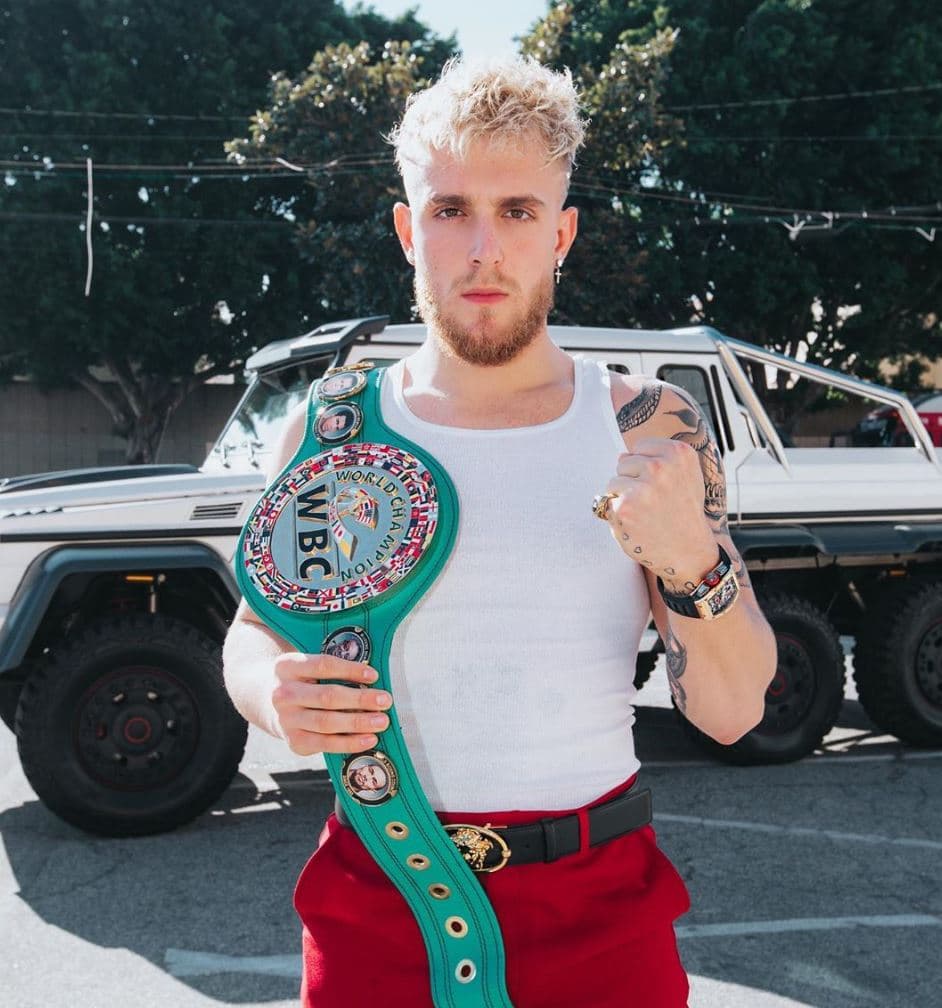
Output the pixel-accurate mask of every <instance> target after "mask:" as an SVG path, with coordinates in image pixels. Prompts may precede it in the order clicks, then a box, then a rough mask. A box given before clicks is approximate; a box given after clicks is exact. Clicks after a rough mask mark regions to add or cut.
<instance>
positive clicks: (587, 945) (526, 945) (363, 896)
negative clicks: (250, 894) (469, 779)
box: [294, 785, 690, 1008]
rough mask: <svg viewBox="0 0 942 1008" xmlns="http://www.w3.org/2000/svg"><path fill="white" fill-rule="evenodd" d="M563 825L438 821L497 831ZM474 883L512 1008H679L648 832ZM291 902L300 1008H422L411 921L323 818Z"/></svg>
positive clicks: (672, 915)
mask: <svg viewBox="0 0 942 1008" xmlns="http://www.w3.org/2000/svg"><path fill="white" fill-rule="evenodd" d="M625 787H626V785H623V786H621V787H619V788H616V789H615V790H614V791H612V792H610V793H609V794H607V795H604V796H602V798H600V799H598V800H599V801H604V800H605V799H606V798H610V797H612V796H613V795H615V794H617V793H619V792H621V791H623V790H624V789H625ZM593 804H596V803H593ZM573 811H579V812H580V813H581V814H584V809H580V810H573ZM563 814H566V813H564V812H549V813H547V812H534V811H527V812H497V813H488V814H486V815H484V814H479V813H455V814H448V815H447V816H445V815H443V816H442V817H441V818H442V819H443V821H445V822H468V823H475V824H479V825H484V824H485V823H486V822H492V823H497V824H501V825H508V826H509V825H516V824H518V823H525V822H532V821H534V820H536V819H541V818H543V817H544V816H546V815H563ZM583 835H585V827H584V825H583ZM480 878H481V881H482V884H483V885H484V888H485V890H486V891H487V894H488V897H489V898H490V901H491V904H492V905H493V907H494V911H495V913H496V914H497V918H498V920H499V921H500V925H501V932H502V933H503V936H504V946H505V949H506V957H507V988H508V991H509V993H510V997H511V1000H512V1001H513V1004H514V1008H685V1006H686V1004H687V976H686V974H685V972H684V969H683V966H681V963H680V958H679V956H678V954H677V943H676V940H675V937H674V928H673V922H674V920H675V919H676V918H677V917H679V916H680V914H682V913H685V912H686V911H687V910H688V909H689V906H690V901H689V897H688V895H687V890H686V887H685V886H684V883H683V882H682V881H681V879H680V876H679V875H678V874H677V872H676V871H675V869H674V867H673V866H672V865H671V863H670V862H669V861H668V859H667V858H666V857H665V855H664V854H663V853H662V852H661V851H660V850H659V849H658V847H657V843H656V840H655V837H654V831H653V830H652V829H651V827H650V826H646V827H644V828H643V829H640V830H636V831H635V832H634V833H629V834H628V835H627V836H624V837H619V838H618V839H616V840H610V841H609V842H608V843H605V844H602V845H601V846H599V847H591V848H586V849H584V850H583V851H580V852H579V853H578V854H572V855H570V856H568V857H563V858H560V859H559V860H558V861H553V862H551V863H550V864H525V865H518V866H516V867H513V866H508V867H507V868H503V869H501V870H500V871H497V872H494V873H493V874H489V875H481V876H480ZM294 903H295V908H296V909H297V911H298V914H299V916H300V917H301V921H302V922H303V924H304V931H303V956H304V974H303V979H302V984H301V1003H302V1005H303V1006H304V1008H375V1006H376V1005H379V1004H382V1005H387V1006H389V1008H431V1005H432V997H431V989H430V986H429V979H428V961H427V958H426V954H425V945H424V943H423V941H422V935H421V932H420V931H419V927H418V925H417V924H416V922H415V918H414V917H413V916H412V913H411V911H410V910H409V907H408V905H407V904H406V902H405V900H404V899H403V898H402V896H401V895H400V894H399V891H398V890H397V889H396V888H395V886H393V885H392V883H391V882H390V881H389V880H388V879H387V878H386V876H385V875H384V874H383V872H382V870H381V869H380V868H379V867H378V866H377V865H376V862H375V861H373V859H372V858H371V857H370V855H369V853H368V852H367V850H366V848H365V847H364V846H363V844H362V843H360V840H359V839H358V838H357V836H356V834H355V833H354V832H353V831H352V830H351V829H348V828H347V827H345V826H341V825H340V823H339V822H338V821H337V819H336V817H335V816H333V815H332V816H330V818H329V819H328V820H327V824H326V825H325V827H324V831H323V833H322V834H321V842H320V846H319V847H318V849H317V851H316V852H315V853H314V855H313V856H312V857H311V859H310V860H309V861H308V863H307V864H306V865H305V867H304V870H303V871H302V872H301V877H300V878H299V879H298V884H297V888H296V890H295V899H294Z"/></svg>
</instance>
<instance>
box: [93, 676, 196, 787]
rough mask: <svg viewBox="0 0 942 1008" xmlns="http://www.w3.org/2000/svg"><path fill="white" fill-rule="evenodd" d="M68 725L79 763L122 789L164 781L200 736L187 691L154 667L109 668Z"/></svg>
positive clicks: (188, 755)
mask: <svg viewBox="0 0 942 1008" xmlns="http://www.w3.org/2000/svg"><path fill="white" fill-rule="evenodd" d="M73 723H74V733H73V738H74V745H75V754H76V756H77V757H78V761H79V763H80V764H81V765H82V767H83V768H84V769H85V771H86V772H87V773H88V774H89V775H90V776H91V777H93V778H94V779H95V780H97V781H99V782H100V783H102V784H105V785H107V786H108V787H110V788H114V789H117V790H121V791H148V790H152V789H153V788H156V787H161V786H162V785H164V784H167V783H168V782H169V781H171V780H173V779H174V778H175V777H176V776H177V775H178V774H179V773H180V772H181V771H182V770H183V769H184V768H185V767H186V765H187V764H188V763H189V762H190V759H191V758H192V756H193V753H194V751H195V750H196V744H197V741H198V739H199V713H198V708H197V705H196V702H195V700H194V699H193V696H192V694H191V693H190V691H189V690H188V689H187V688H186V686H184V684H183V683H182V682H180V680H179V679H177V678H176V676H173V675H171V674H170V673H169V672H168V671H167V670H166V669H163V668H160V667H159V666H154V665H121V666H117V667H114V668H112V669H109V671H108V672H106V673H105V674H104V675H102V676H100V677H99V678H98V679H97V680H96V681H95V682H94V683H93V684H92V686H91V687H90V688H89V690H88V691H87V692H86V693H85V695H84V696H83V697H82V699H81V700H80V701H79V703H78V705H77V707H76V713H75V720H74V722H73Z"/></svg>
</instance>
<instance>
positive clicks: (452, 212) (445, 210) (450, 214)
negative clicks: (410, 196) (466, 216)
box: [434, 206, 461, 220]
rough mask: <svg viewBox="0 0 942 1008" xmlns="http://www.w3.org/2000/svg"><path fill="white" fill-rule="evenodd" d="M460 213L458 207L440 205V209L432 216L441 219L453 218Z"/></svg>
mask: <svg viewBox="0 0 942 1008" xmlns="http://www.w3.org/2000/svg"><path fill="white" fill-rule="evenodd" d="M460 213H461V211H460V210H459V209H458V207H453V206H449V207H442V208H441V210H437V211H436V212H435V215H434V216H436V217H440V218H442V219H443V220H454V219H455V217H457V216H458V214H460Z"/></svg>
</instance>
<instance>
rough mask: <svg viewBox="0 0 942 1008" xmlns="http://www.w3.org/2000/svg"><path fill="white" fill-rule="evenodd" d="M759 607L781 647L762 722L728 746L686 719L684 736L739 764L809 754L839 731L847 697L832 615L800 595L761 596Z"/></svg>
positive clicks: (786, 760) (789, 760)
mask: <svg viewBox="0 0 942 1008" xmlns="http://www.w3.org/2000/svg"><path fill="white" fill-rule="evenodd" d="M759 604H760V605H761V607H762V611H763V613H764V614H765V617H766V619H767V620H768V621H769V625H770V626H771V627H772V630H773V631H774V632H775V640H776V643H777V645H778V664H777V668H776V672H775V678H774V679H773V680H772V682H771V684H770V685H769V688H768V690H766V694H765V716H764V717H763V718H762V721H761V722H760V723H759V724H758V725H757V726H756V727H755V728H754V729H753V730H752V731H751V732H748V733H747V734H746V735H744V736H743V737H742V738H741V739H739V741H738V742H734V743H733V744H732V745H728V746H726V745H721V744H720V743H719V742H716V741H715V740H714V739H711V738H710V737H709V736H707V735H705V734H704V733H703V732H701V731H699V730H698V729H697V728H695V727H694V726H693V725H692V724H690V723H689V722H688V721H687V720H686V719H685V718H681V720H682V722H683V725H684V730H685V732H686V733H687V734H688V735H690V736H691V737H692V738H694V739H695V740H696V741H697V742H698V743H699V744H700V745H701V746H702V747H703V748H704V749H706V751H707V752H709V753H710V755H712V756H714V757H715V758H716V759H719V760H722V761H723V762H724V763H733V764H736V765H739V766H753V765H759V764H764V763H792V762H794V761H795V760H799V759H801V758H802V757H803V756H807V755H808V754H809V753H811V752H813V751H814V750H815V749H816V748H817V747H818V746H819V745H820V744H821V741H822V739H823V738H824V736H825V735H827V733H828V732H829V731H830V730H831V729H832V728H833V727H834V723H835V721H837V715H838V713H839V712H840V709H841V702H842V701H843V699H844V678H845V673H844V651H843V649H842V648H841V642H840V639H839V638H838V635H837V631H836V630H835V629H834V627H833V625H832V624H831V621H830V620H829V619H828V618H827V616H825V614H824V613H823V612H822V611H821V610H820V609H818V608H817V606H814V605H812V604H811V603H810V602H807V601H806V600H805V599H803V598H800V597H799V596H797V595H787V594H784V593H780V592H776V593H774V594H768V595H764V596H760V598H759Z"/></svg>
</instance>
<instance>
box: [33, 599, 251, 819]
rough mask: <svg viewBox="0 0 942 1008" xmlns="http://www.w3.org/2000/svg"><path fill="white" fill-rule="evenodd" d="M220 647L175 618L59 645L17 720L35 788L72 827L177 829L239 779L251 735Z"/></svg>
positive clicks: (36, 676)
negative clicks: (232, 695)
mask: <svg viewBox="0 0 942 1008" xmlns="http://www.w3.org/2000/svg"><path fill="white" fill-rule="evenodd" d="M247 728H248V726H247V725H246V723H245V721H244V720H243V719H242V718H241V717H240V716H239V715H238V714H237V713H236V711H235V709H234V708H233V706H232V702H231V701H230V700H229V697H228V694H227V693H226V691H225V689H224V687H223V682H222V658H221V650H220V647H219V645H218V644H217V643H216V642H215V641H213V640H211V639H210V638H209V637H207V636H205V635H204V634H202V633H201V632H200V631H198V630H196V629H194V628H193V627H192V626H190V625H189V624H187V623H184V622H183V621H182V620H178V619H172V618H170V617H168V616H161V615H145V614H141V613H138V614H131V615H126V616H121V617H119V618H115V619H109V620H103V621H101V622H100V623H96V624H95V625H93V626H90V627H88V628H86V629H85V630H83V631H82V633H81V634H80V635H79V636H77V637H76V638H75V639H74V640H70V641H67V642H65V643H64V644H63V645H62V646H61V647H58V648H54V649H53V650H52V651H51V652H50V653H49V654H48V655H47V657H46V659H45V660H44V661H43V662H42V663H41V664H38V665H37V666H36V668H35V669H33V670H32V672H31V673H30V675H29V678H28V679H27V680H26V684H25V685H24V687H23V692H22V695H21V697H20V703H19V707H18V709H17V713H16V735H17V744H18V747H19V753H20V761H21V763H22V765H23V770H24V772H25V773H26V776H27V778H28V779H29V782H30V784H31V785H32V786H33V789H34V790H35V791H36V793H37V794H38V795H39V797H40V798H41V799H42V801H43V802H44V803H45V804H46V805H47V806H48V807H49V808H50V809H51V810H52V811H53V812H55V813H56V814H57V815H59V816H61V817H62V818H63V819H65V820H66V821H67V822H69V823H71V824H72V825H73V826H78V827H79V828H80V829H83V830H87V831H89V832H91V833H99V834H104V835H105V836H139V835H143V834H147V833H160V832H163V831H165V830H170V829H173V828H174V827H176V826H180V825H182V824H183V823H186V822H189V821H190V820H191V819H193V818H194V817H196V816H197V815H199V814H200V813H201V812H203V811H204V810H205V809H207V808H208V807H209V806H210V805H211V804H212V803H213V802H214V801H216V799H217V798H219V796H220V795H221V794H222V793H223V792H224V791H225V789H226V788H227V787H228V785H229V783H230V781H231V780H232V778H233V776H234V775H235V773H236V771H237V769H238V766H239V761H240V760H241V758H242V753H243V752H244V750H245V741H246V735H247Z"/></svg>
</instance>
